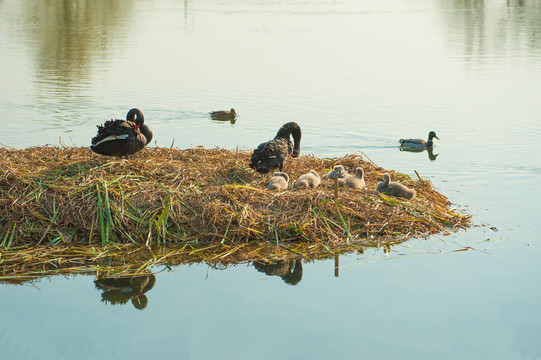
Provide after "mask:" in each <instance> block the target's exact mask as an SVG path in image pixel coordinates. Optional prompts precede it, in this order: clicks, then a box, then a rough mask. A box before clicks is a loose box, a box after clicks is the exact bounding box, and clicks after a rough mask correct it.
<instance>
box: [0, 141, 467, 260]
mask: <svg viewBox="0 0 541 360" xmlns="http://www.w3.org/2000/svg"><path fill="white" fill-rule="evenodd" d="M249 163H250V152H248V151H241V150H234V151H231V150H226V149H219V148H214V149H205V148H202V147H196V148H190V149H186V150H179V149H170V148H145V149H143V150H142V151H140V152H138V153H136V154H134V155H132V157H131V159H130V160H117V159H112V158H106V157H103V156H100V155H96V154H93V153H92V152H91V151H90V149H88V148H86V147H50V146H44V147H33V148H29V149H24V150H16V149H7V148H0V225H1V228H0V255H2V252H3V259H4V260H5V259H6V256H7V255H6V254H7V251H10V250H11V251H12V252H13V251H15V252H18V253H22V252H23V251H24V249H32V251H36V252H38V250H36V249H41V251H42V252H43V251H44V249H46V248H48V249H54V251H53V252H55V253H57V252H58V249H59V248H64V249H66V251H69V250H68V249H71V248H76V247H80V246H92V247H94V248H95V247H96V246H101V247H105V246H107V245H114V246H117V248H119V246H121V245H122V244H131V245H133V246H135V247H141V246H145V247H147V248H153V247H154V246H168V247H169V246H173V247H175V248H176V249H180V248H184V249H187V248H186V246H188V247H189V249H192V250H190V251H195V250H197V249H201V248H205V247H207V248H209V246H210V247H212V248H214V249H215V250H216V251H214V253H215V254H227V253H228V252H229V251H230V250H228V249H231V248H235V247H236V248H237V249H241V248H246V249H248V248H250V249H251V250H250V251H247V253H246V254H245V255H244V256H242V259H243V260H244V261H249V260H250V252H252V253H253V254H254V258H255V259H259V258H261V257H262V256H263V255H262V254H263V252H264V251H263V252H262V250H261V249H262V248H263V247H265V246H270V247H276V245H277V244H278V245H280V246H282V247H283V246H289V245H292V246H299V244H304V245H303V246H304V247H303V249H307V248H309V247H310V246H312V247H313V246H314V245H316V247H318V248H319V247H320V246H321V247H324V248H325V249H327V250H328V253H333V252H334V250H333V249H339V248H343V247H344V246H346V247H347V248H348V249H350V250H352V249H353V247H355V246H356V247H357V248H364V247H371V246H383V245H393V244H396V243H400V242H402V241H405V240H407V239H408V238H411V237H424V236H428V235H430V234H435V233H441V232H444V233H446V232H449V231H454V230H457V229H461V228H466V227H468V226H469V225H470V220H469V216H467V215H461V214H458V213H456V212H455V211H454V210H452V209H451V208H450V206H451V204H450V203H449V201H448V200H447V198H446V197H445V196H444V195H442V194H440V193H438V192H437V191H436V190H434V189H433V188H432V186H431V184H430V182H429V181H428V180H425V179H421V177H419V178H418V179H415V180H414V179H411V178H410V177H408V176H406V175H403V174H399V173H396V172H394V171H390V170H386V169H383V168H381V167H379V166H377V165H376V164H374V163H372V162H371V161H369V160H365V159H363V158H361V156H358V155H351V154H350V155H347V156H344V157H341V158H318V157H315V156H311V155H310V156H300V157H298V158H295V159H288V160H287V161H286V163H285V164H284V172H287V173H288V175H289V177H290V179H291V181H290V185H289V187H288V189H287V190H286V191H282V192H276V191H268V190H267V184H268V181H269V179H270V177H271V174H266V175H262V174H259V173H256V172H255V171H253V170H252V169H250V167H249ZM338 164H340V165H343V166H344V167H345V168H346V170H349V171H350V172H353V171H354V169H356V168H357V167H361V168H362V169H363V170H364V178H365V182H366V187H365V188H363V189H360V190H359V189H350V188H340V189H339V190H338V193H337V194H336V193H335V189H334V182H333V181H332V180H327V179H324V175H325V174H326V173H328V172H329V171H330V170H332V169H333V167H334V166H335V165H338ZM310 170H315V171H317V172H318V174H320V176H321V178H322V183H321V185H320V186H319V187H317V188H314V189H312V188H309V189H294V185H292V184H294V183H295V181H296V180H297V179H298V178H299V176H301V175H302V174H305V173H307V172H309V171H310ZM386 172H388V173H390V174H391V176H392V178H393V180H396V181H399V182H401V183H404V184H405V185H407V186H408V187H410V188H413V189H415V190H416V192H417V196H416V197H415V198H414V199H413V200H404V199H401V198H394V197H391V196H387V195H385V194H380V193H378V192H377V191H376V184H377V183H378V182H379V181H381V179H382V175H383V174H384V173H386ZM246 245H250V247H246ZM252 246H255V247H256V248H257V249H260V251H258V252H256V251H254V250H253V248H252ZM352 246H353V247H352ZM51 251H52V250H51ZM272 251H274V250H272ZM306 251H308V250H306ZM267 252H268V251H267ZM295 252H298V251H295V250H294V251H293V253H295ZM303 254H304V253H302V254H299V253H297V254H296V255H295V256H298V255H303ZM304 255H308V254H304ZM208 256H209V258H212V256H213V255H208ZM220 256H221V257H220V259H221V260H224V256H225V255H224V256H222V255H220ZM200 260H201V259H200Z"/></svg>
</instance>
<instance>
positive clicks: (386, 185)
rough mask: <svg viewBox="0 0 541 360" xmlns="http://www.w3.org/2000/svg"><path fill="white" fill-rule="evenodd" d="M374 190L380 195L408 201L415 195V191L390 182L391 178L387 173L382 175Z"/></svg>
mask: <svg viewBox="0 0 541 360" xmlns="http://www.w3.org/2000/svg"><path fill="white" fill-rule="evenodd" d="M376 190H377V191H378V192H380V193H387V194H390V195H394V196H398V197H403V198H405V199H410V200H411V199H413V198H414V197H415V195H416V192H415V189H410V188H408V187H407V186H405V185H403V184H400V183H398V182H396V181H391V176H390V175H389V174H388V173H385V174H383V181H382V182H379V183H378V184H377V185H376Z"/></svg>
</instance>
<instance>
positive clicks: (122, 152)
mask: <svg viewBox="0 0 541 360" xmlns="http://www.w3.org/2000/svg"><path fill="white" fill-rule="evenodd" d="M144 121H145V120H144V117H143V113H142V112H141V110H139V109H131V110H130V111H129V112H128V114H127V115H126V120H108V121H106V122H105V123H104V124H103V125H98V134H97V135H96V136H95V137H94V138H93V139H92V145H91V146H90V149H92V151H94V152H95V153H97V154H101V155H106V156H118V157H126V158H127V157H128V155H131V154H134V153H136V152H137V151H139V150H141V149H142V148H144V147H145V146H146V145H147V144H148V143H149V142H150V141H151V140H152V131H151V130H150V128H149V127H148V126H146V125H144Z"/></svg>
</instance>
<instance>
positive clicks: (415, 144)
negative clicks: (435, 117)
mask: <svg viewBox="0 0 541 360" xmlns="http://www.w3.org/2000/svg"><path fill="white" fill-rule="evenodd" d="M434 138H436V139H438V140H439V139H440V138H439V137H437V136H436V133H435V132H434V131H431V132H429V133H428V141H424V140H422V139H400V146H401V147H405V148H410V149H419V150H424V149H427V148H431V147H432V146H433V145H434V142H433V141H432V139H434Z"/></svg>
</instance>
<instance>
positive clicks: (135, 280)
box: [94, 274, 156, 310]
mask: <svg viewBox="0 0 541 360" xmlns="http://www.w3.org/2000/svg"><path fill="white" fill-rule="evenodd" d="M154 284H156V277H155V276H154V275H152V274H150V275H143V276H132V277H118V278H115V277H110V278H103V279H97V280H95V281H94V285H95V286H96V288H98V289H100V290H103V293H102V294H101V301H103V302H105V303H109V304H112V305H116V304H122V305H124V304H126V303H127V302H128V301H129V300H131V302H132V304H133V306H134V307H135V308H137V309H139V310H142V309H144V308H146V307H147V304H148V299H147V297H146V295H144V293H146V292H147V291H149V290H150V289H152V288H153V287H154Z"/></svg>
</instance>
